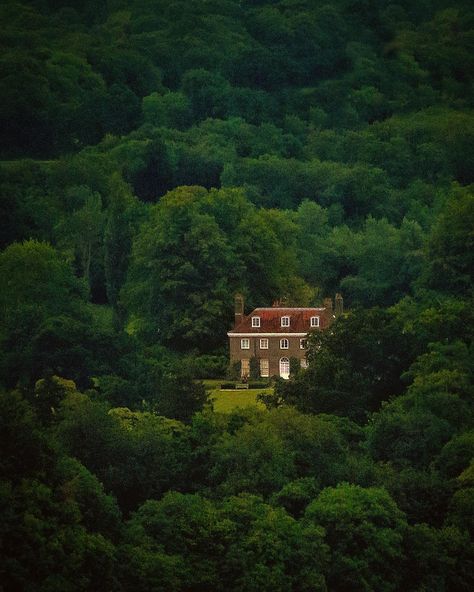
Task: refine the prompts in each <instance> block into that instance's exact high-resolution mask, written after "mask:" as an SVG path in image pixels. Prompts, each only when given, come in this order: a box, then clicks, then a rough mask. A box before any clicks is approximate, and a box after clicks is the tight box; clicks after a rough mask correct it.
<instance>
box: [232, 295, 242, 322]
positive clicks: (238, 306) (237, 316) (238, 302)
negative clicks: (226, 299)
mask: <svg viewBox="0 0 474 592" xmlns="http://www.w3.org/2000/svg"><path fill="white" fill-rule="evenodd" d="M234 306H235V309H234V325H235V327H237V325H238V324H239V323H240V322H241V321H242V319H243V318H244V297H243V296H242V294H236V295H235V297H234Z"/></svg>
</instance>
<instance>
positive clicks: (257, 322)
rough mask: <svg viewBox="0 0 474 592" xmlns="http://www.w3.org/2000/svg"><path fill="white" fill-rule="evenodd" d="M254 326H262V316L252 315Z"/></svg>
mask: <svg viewBox="0 0 474 592" xmlns="http://www.w3.org/2000/svg"><path fill="white" fill-rule="evenodd" d="M252 327H260V317H252Z"/></svg>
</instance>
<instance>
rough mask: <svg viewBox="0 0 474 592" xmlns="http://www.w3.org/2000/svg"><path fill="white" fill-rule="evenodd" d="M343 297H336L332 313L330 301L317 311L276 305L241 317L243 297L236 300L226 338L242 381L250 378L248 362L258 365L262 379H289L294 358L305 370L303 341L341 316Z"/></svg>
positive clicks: (232, 362) (327, 300) (304, 345)
mask: <svg viewBox="0 0 474 592" xmlns="http://www.w3.org/2000/svg"><path fill="white" fill-rule="evenodd" d="M342 306H343V301H342V296H341V295H340V294H336V299H335V307H334V309H333V305H332V300H331V298H327V299H326V300H325V301H324V306H323V307H320V308H317V307H312V308H295V307H286V306H283V305H282V304H281V303H279V302H276V303H274V305H273V306H272V307H269V308H255V309H254V310H253V311H252V312H251V313H250V314H249V315H245V314H244V299H243V296H242V295H240V294H237V295H236V297H235V323H234V328H233V329H232V330H231V331H229V332H228V333H227V335H228V337H229V349H230V363H231V365H234V364H236V363H240V372H241V377H242V378H244V379H246V378H248V377H249V375H250V360H251V359H252V358H254V359H255V360H256V362H257V363H258V368H259V373H260V376H261V377H263V378H264V377H270V376H275V375H276V376H281V377H282V378H289V376H290V359H291V358H296V359H298V360H299V361H300V365H301V367H303V368H305V367H306V339H307V336H308V333H309V332H310V331H323V330H324V329H327V328H328V327H329V326H330V324H331V323H332V322H333V320H334V318H335V317H336V316H338V315H339V314H340V313H342Z"/></svg>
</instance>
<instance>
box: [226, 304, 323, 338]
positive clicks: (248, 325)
mask: <svg viewBox="0 0 474 592" xmlns="http://www.w3.org/2000/svg"><path fill="white" fill-rule="evenodd" d="M252 317H260V327H252ZM281 317H290V326H289V327H282V326H281ZM311 317H319V328H320V329H326V328H327V327H328V326H329V325H330V323H331V321H332V319H333V311H332V310H329V309H327V308H274V307H271V308H256V309H255V310H253V311H252V312H251V313H250V314H249V315H246V316H244V317H243V319H242V321H240V323H238V324H237V325H236V326H235V327H234V328H233V329H232V330H231V331H229V333H230V334H232V333H255V334H258V333H307V332H308V331H311V329H315V328H316V327H311Z"/></svg>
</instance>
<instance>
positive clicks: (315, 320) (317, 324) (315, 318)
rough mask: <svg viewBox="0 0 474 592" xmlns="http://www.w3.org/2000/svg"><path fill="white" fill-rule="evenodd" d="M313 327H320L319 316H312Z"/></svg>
mask: <svg viewBox="0 0 474 592" xmlns="http://www.w3.org/2000/svg"><path fill="white" fill-rule="evenodd" d="M311 327H319V317H311Z"/></svg>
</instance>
